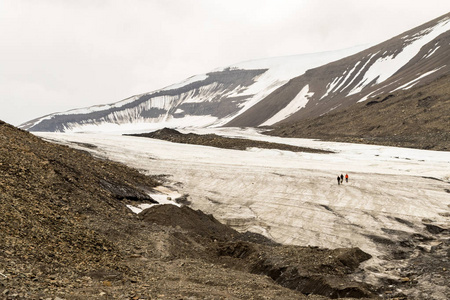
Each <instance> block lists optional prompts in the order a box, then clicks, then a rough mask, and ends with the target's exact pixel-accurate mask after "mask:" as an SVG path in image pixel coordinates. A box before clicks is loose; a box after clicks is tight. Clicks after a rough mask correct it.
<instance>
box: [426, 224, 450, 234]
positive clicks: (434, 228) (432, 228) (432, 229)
mask: <svg viewBox="0 0 450 300" xmlns="http://www.w3.org/2000/svg"><path fill="white" fill-rule="evenodd" d="M424 225H425V228H426V229H427V231H428V232H429V233H432V234H439V233H441V232H443V231H446V230H448V229H446V228H442V227H441V226H438V225H434V224H424Z"/></svg>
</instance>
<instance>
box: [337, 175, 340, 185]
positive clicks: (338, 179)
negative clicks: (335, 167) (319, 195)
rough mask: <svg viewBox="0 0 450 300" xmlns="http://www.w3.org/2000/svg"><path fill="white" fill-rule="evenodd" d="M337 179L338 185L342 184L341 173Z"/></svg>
mask: <svg viewBox="0 0 450 300" xmlns="http://www.w3.org/2000/svg"><path fill="white" fill-rule="evenodd" d="M337 181H338V185H340V184H341V177H339V175H338V177H337Z"/></svg>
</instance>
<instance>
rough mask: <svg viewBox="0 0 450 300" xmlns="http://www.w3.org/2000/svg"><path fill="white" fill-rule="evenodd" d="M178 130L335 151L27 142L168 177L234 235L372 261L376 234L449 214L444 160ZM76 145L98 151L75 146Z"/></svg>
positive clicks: (123, 139) (99, 140)
mask: <svg viewBox="0 0 450 300" xmlns="http://www.w3.org/2000/svg"><path fill="white" fill-rule="evenodd" d="M188 131H189V132H196V133H200V134H205V133H217V134H222V135H226V136H231V137H246V138H252V139H256V140H265V141H272V142H278V143H287V144H291V145H298V146H306V147H316V148H320V149H326V150H333V151H336V153H334V154H313V153H301V152H300V153H294V152H289V151H279V150H269V149H257V148H252V149H249V150H247V151H237V150H226V149H219V148H212V147H205V146H197V145H188V144H175V143H170V142H167V141H161V140H154V139H148V138H139V137H130V136H120V135H116V134H92V133H89V134H87V133H86V134H75V133H71V134H67V133H66V134H62V133H59V134H58V133H39V134H37V135H39V136H42V137H45V138H47V139H52V140H56V141H59V142H61V143H65V144H70V145H71V146H73V147H78V148H82V149H83V150H86V151H90V152H91V153H93V154H94V155H96V156H99V157H103V158H108V159H112V160H116V161H120V162H123V163H125V164H127V165H129V166H132V167H135V168H138V169H139V170H145V172H146V173H147V174H154V175H158V174H168V175H170V177H168V180H169V181H170V182H172V183H171V184H169V185H170V186H171V187H172V188H173V189H175V190H176V192H177V193H178V194H188V195H189V201H191V202H192V204H191V207H192V208H194V209H201V210H202V211H204V212H205V213H210V214H213V215H214V216H215V217H216V218H217V219H219V220H220V221H221V222H223V223H226V224H229V225H231V226H233V227H234V228H236V229H237V230H241V231H244V230H250V231H253V232H257V233H261V234H264V235H266V236H268V237H270V238H273V239H274V240H276V241H277V242H280V243H286V244H295V245H313V246H321V247H330V248H336V247H360V248H361V249H363V250H364V251H366V252H368V253H370V254H372V255H374V257H375V258H376V257H377V256H378V255H382V254H383V249H380V248H379V247H377V245H376V244H375V243H374V241H373V240H372V239H371V238H370V236H378V237H383V238H387V239H392V240H395V239H396V238H397V237H396V236H395V235H391V234H389V233H387V232H386V231H385V230H383V229H385V228H389V229H392V230H399V231H403V232H406V233H408V232H409V233H412V232H416V231H417V230H420V228H423V227H424V226H423V224H422V220H423V219H424V218H426V219H430V220H432V221H433V222H435V223H436V224H439V222H444V221H445V220H446V219H445V217H444V216H443V215H445V214H443V213H446V212H448V211H449V207H448V205H450V197H449V194H448V193H447V192H446V189H448V188H449V183H448V182H449V181H450V152H442V151H441V152H437V151H426V150H416V149H407V148H396V147H384V146H376V145H361V144H349V143H334V142H322V141H316V140H307V139H286V138H279V137H269V136H263V135H260V134H258V133H257V131H256V130H253V129H251V130H250V129H249V130H238V129H235V128H216V129H198V128H197V129H189V130H187V129H186V132H188ZM81 143H87V144H95V145H96V146H97V147H98V148H83V147H81V146H80V145H82V144H81ZM341 173H342V174H345V173H348V174H349V176H350V180H349V183H344V184H343V185H337V183H336V176H337V175H339V174H341ZM433 178H434V179H433ZM138 209H140V208H139V207H138ZM405 221H406V222H405ZM408 222H410V224H413V226H410V225H407V224H409V223H408Z"/></svg>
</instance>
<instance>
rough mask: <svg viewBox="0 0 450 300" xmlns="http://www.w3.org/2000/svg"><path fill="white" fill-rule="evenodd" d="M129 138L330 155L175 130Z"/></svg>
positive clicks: (304, 149) (285, 146) (312, 150)
mask: <svg viewBox="0 0 450 300" xmlns="http://www.w3.org/2000/svg"><path fill="white" fill-rule="evenodd" d="M128 135H131V136H140V137H147V138H152V139H160V140H166V141H170V142H173V143H181V144H195V145H203V146H211V147H217V148H225V149H234V150H246V149H247V148H253V147H254V148H263V149H278V150H285V151H293V152H310V153H332V152H330V151H325V150H320V149H313V148H306V147H297V146H292V145H286V144H279V143H270V142H264V141H254V140H249V139H241V138H228V137H223V136H220V135H216V134H205V135H200V134H195V133H187V134H183V133H181V132H179V131H177V130H175V129H170V128H163V129H160V130H157V131H155V132H149V133H142V134H128Z"/></svg>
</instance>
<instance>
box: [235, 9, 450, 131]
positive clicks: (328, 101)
mask: <svg viewBox="0 0 450 300" xmlns="http://www.w3.org/2000/svg"><path fill="white" fill-rule="evenodd" d="M448 73H450V14H446V15H444V16H442V17H440V18H437V19H435V20H433V21H430V22H428V23H426V24H424V25H422V26H419V27H417V28H415V29H412V30H410V31H407V32H405V33H403V34H401V35H399V36H397V37H394V38H392V39H390V40H388V41H386V42H383V43H381V44H379V45H376V46H373V47H371V48H369V49H367V50H364V51H362V52H360V53H357V54H355V55H352V56H349V57H346V58H343V59H341V60H338V61H336V62H332V63H329V64H327V65H324V66H320V67H318V68H314V69H311V70H308V71H307V72H305V74H303V75H301V76H299V77H296V78H293V79H292V80H290V81H289V82H288V83H287V84H285V85H284V86H282V87H280V88H279V89H277V90H275V91H274V92H273V93H272V94H271V95H269V96H268V97H266V98H265V99H264V100H263V101H260V102H259V103H258V104H256V105H254V106H253V107H252V108H251V109H249V110H247V111H246V112H245V113H244V114H241V115H240V116H238V117H237V118H234V119H233V120H232V121H231V122H229V123H228V124H227V126H261V125H273V124H275V123H278V122H285V123H289V122H292V121H298V120H302V119H309V118H314V117H318V116H321V115H323V114H326V113H328V112H330V111H333V110H335V109H342V108H345V107H348V106H349V105H352V104H354V103H356V102H361V101H365V100H367V99H369V98H370V97H376V96H377V95H381V94H384V93H390V92H394V91H396V90H399V89H409V88H411V87H413V86H419V85H423V84H427V83H429V82H431V81H433V80H435V79H436V78H439V77H441V76H443V75H445V74H448Z"/></svg>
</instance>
